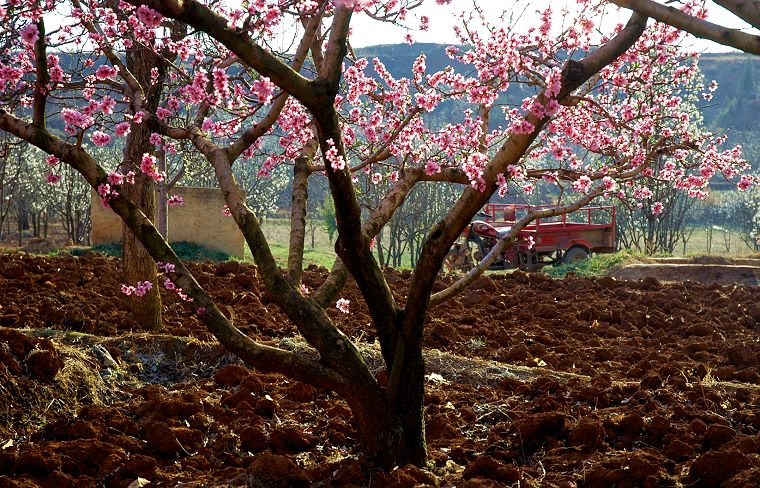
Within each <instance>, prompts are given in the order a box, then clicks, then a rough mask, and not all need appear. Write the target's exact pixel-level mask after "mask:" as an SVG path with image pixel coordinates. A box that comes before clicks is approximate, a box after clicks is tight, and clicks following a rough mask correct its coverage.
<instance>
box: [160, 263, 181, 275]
mask: <svg viewBox="0 0 760 488" xmlns="http://www.w3.org/2000/svg"><path fill="white" fill-rule="evenodd" d="M156 267H157V268H158V269H160V270H161V271H163V272H164V273H174V270H175V269H176V267H175V266H174V264H172V263H161V262H159V263H156Z"/></svg>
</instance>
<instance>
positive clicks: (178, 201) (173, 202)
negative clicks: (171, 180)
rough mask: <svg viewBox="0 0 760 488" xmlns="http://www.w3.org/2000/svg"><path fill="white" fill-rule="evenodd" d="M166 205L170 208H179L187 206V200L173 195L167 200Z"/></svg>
mask: <svg viewBox="0 0 760 488" xmlns="http://www.w3.org/2000/svg"><path fill="white" fill-rule="evenodd" d="M166 204H167V205H169V206H170V207H179V206H182V205H184V204H185V199H184V198H182V197H181V196H180V195H172V196H171V197H169V198H168V199H167V200H166Z"/></svg>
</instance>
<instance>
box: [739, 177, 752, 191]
mask: <svg viewBox="0 0 760 488" xmlns="http://www.w3.org/2000/svg"><path fill="white" fill-rule="evenodd" d="M751 186H752V178H750V177H749V176H746V175H742V177H741V178H740V179H739V183H737V184H736V187H737V188H738V189H739V191H747V190H749V188H750V187H751Z"/></svg>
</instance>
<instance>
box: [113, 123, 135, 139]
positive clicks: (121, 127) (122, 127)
mask: <svg viewBox="0 0 760 488" xmlns="http://www.w3.org/2000/svg"><path fill="white" fill-rule="evenodd" d="M131 131H132V124H130V123H129V122H120V123H118V124H116V127H115V128H114V132H116V135H117V136H119V137H126V135H127V134H129V133H130V132H131Z"/></svg>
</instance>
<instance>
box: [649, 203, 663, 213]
mask: <svg viewBox="0 0 760 488" xmlns="http://www.w3.org/2000/svg"><path fill="white" fill-rule="evenodd" d="M664 209H665V206H664V205H663V204H662V202H655V204H654V205H652V213H653V214H655V215H660V214H661V213H662V211H663V210H664Z"/></svg>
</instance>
